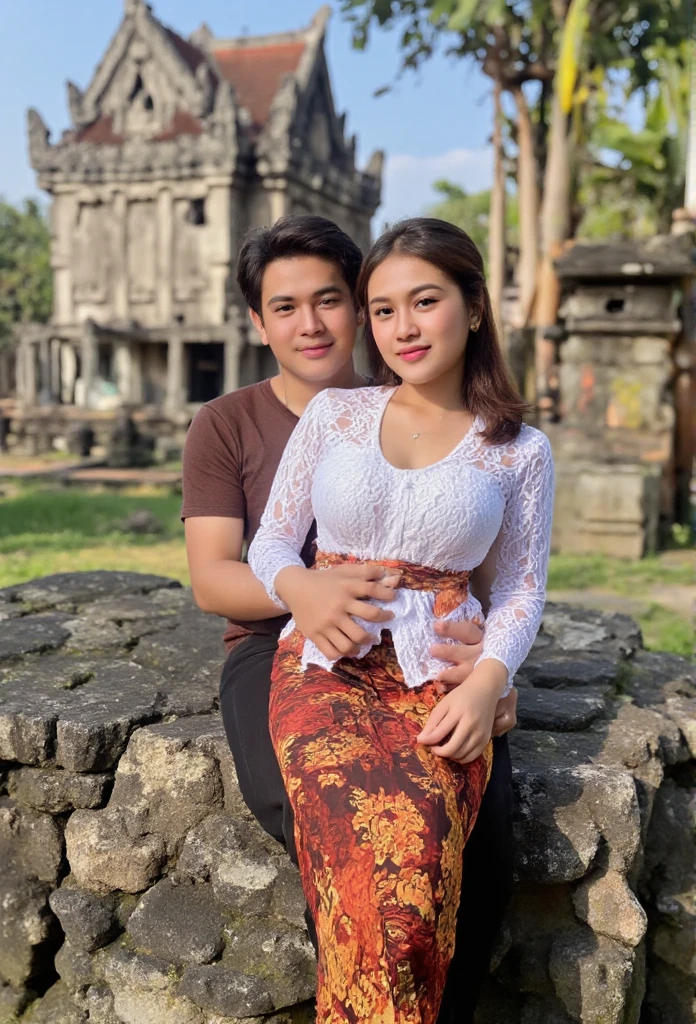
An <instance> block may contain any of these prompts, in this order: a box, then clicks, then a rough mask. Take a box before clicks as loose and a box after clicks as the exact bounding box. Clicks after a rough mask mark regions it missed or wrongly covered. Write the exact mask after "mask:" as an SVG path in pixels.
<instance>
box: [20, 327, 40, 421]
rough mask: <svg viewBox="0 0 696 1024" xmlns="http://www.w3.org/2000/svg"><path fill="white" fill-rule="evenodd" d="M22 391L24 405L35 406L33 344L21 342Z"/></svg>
mask: <svg viewBox="0 0 696 1024" xmlns="http://www.w3.org/2000/svg"><path fill="white" fill-rule="evenodd" d="M20 351H21V356H22V359H21V362H22V389H23V395H22V398H23V399H24V403H25V405H36V392H37V389H36V353H35V351H34V342H33V341H25V340H23V341H22V343H21V348H20Z"/></svg>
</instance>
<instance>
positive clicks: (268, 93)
mask: <svg viewBox="0 0 696 1024" xmlns="http://www.w3.org/2000/svg"><path fill="white" fill-rule="evenodd" d="M304 49H305V43H304V42H302V41H299V42H286V43H267V44H263V43H262V44H261V45H258V44H256V45H253V46H236V47H233V46H230V45H229V44H225V43H220V44H218V43H215V44H213V50H212V53H213V57H214V58H215V63H216V64H217V66H218V68H219V70H220V73H221V74H222V75H223V77H224V78H225V79H226V80H227V81H228V82H229V83H230V85H231V86H232V87H233V88H234V91H235V94H236V96H237V99H238V100H239V102H240V104H241V105H242V106H243V107H246V109H247V110H248V111H249V113H250V114H251V118H252V124H253V126H254V127H255V128H256V129H260V128H262V127H263V125H264V124H265V123H266V120H267V119H268V114H269V111H270V109H271V103H272V102H273V99H274V97H275V96H276V93H277V92H278V90H279V89H280V87H281V85H282V84H283V81H284V80H285V78H286V76H287V75H294V74H295V72H296V71H297V67H298V65H299V63H300V58H301V57H302V54H303V52H304Z"/></svg>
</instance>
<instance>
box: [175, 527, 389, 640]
mask: <svg viewBox="0 0 696 1024" xmlns="http://www.w3.org/2000/svg"><path fill="white" fill-rule="evenodd" d="M185 534H186V554H187V556H188V563H189V572H190V574H191V588H192V590H193V596H194V598H195V599H196V604H197V605H198V607H199V608H201V609H202V610H203V611H204V612H212V613H214V614H216V615H222V616H224V617H225V618H228V619H235V620H236V621H238V622H252V621H256V620H257V619H270V618H272V617H275V616H277V615H283V614H284V612H283V611H282V610H281V609H280V608H279V607H278V605H276V604H275V603H274V602H273V601H271V599H270V598H269V596H268V594H267V593H266V591H265V589H264V587H263V585H262V584H261V583H260V582H259V580H257V578H256V576H254V574H253V573H252V571H251V569H250V568H249V566H248V565H246V564H245V563H244V562H242V561H241V557H242V547H243V543H244V521H243V520H242V519H232V518H227V517H225V516H189V517H188V518H187V519H186V522H185ZM383 571H384V570H383V569H382V568H380V567H379V566H371V565H351V564H346V565H339V566H335V567H334V568H332V569H326V570H324V571H323V572H320V573H314V572H308V571H307V570H306V569H302V570H299V571H298V570H296V576H297V578H296V579H295V580H293V581H287V582H286V587H287V597H288V599H289V604H290V605H291V607H292V611H293V614H294V615H295V618H296V621H297V624H298V628H299V629H300V631H301V632H303V633H304V634H305V635H306V636H308V637H310V639H312V640H314V642H315V643H316V644H317V646H318V647H319V649H320V650H321V651H323V653H324V654H326V655H327V657H331V658H337V657H341V656H342V655H345V654H354V653H355V651H356V650H357V649H359V647H360V646H361V645H362V644H363V643H366V642H367V641H368V640H369V636H368V634H367V633H366V632H365V630H363V629H360V628H359V627H357V626H356V625H355V623H354V622H353V621H352V620H351V618H350V615H351V613H352V614H357V615H360V616H361V617H362V618H365V619H370V620H371V621H373V622H376V623H386V622H388V621H389V619H391V618H392V614H391V612H388V611H386V610H385V609H383V608H379V607H377V606H375V605H371V604H367V599H368V598H372V599H373V600H380V601H392V600H393V599H394V586H395V584H396V579H395V578H394V577H390V578H388V579H383V578H382V577H383ZM293 584H294V585H293ZM284 593H285V591H284ZM344 630H349V631H350V635H348V634H346V633H345V632H344ZM327 631H329V632H330V633H331V636H332V637H333V643H332V644H331V646H329V645H328V643H327V640H326V638H325V634H326V632H327Z"/></svg>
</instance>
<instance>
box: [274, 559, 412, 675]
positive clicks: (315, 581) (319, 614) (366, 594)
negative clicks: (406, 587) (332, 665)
mask: <svg viewBox="0 0 696 1024" xmlns="http://www.w3.org/2000/svg"><path fill="white" fill-rule="evenodd" d="M384 572H385V570H384V566H381V565H359V564H356V563H352V562H346V563H344V564H343V565H336V566H333V567H332V568H330V569H321V570H310V569H303V568H301V567H299V566H294V565H292V566H288V567H287V568H286V569H281V571H280V572H279V573H278V575H277V576H276V579H275V589H276V593H277V594H278V596H279V597H280V598H281V599H282V600H283V601H284V602H285V604H286V605H287V606H288V608H289V609H290V611H291V612H292V617H293V618H294V620H295V624H296V626H297V628H298V629H299V631H300V633H302V635H303V636H306V637H307V638H308V639H309V640H311V641H312V642H313V643H315V644H316V646H317V647H318V648H319V650H320V651H321V653H322V654H323V655H325V656H326V657H327V658H329V659H330V660H331V661H337V660H338V659H339V658H345V657H350V656H351V655H354V654H357V652H358V651H359V650H360V648H361V647H363V646H364V645H365V644H369V643H373V642H374V637H373V636H371V635H370V634H369V633H367V632H366V631H365V630H364V629H363V628H362V626H359V625H358V624H357V623H356V622H355V621H354V620H353V618H352V616H356V617H357V618H361V619H366V620H367V621H368V622H374V623H376V624H377V625H376V628H375V633H376V635H377V636H379V634H380V632H381V629H382V626H381V624H382V623H384V622H389V621H390V620H391V619H393V618H394V614H393V612H390V611H387V610H386V609H385V608H378V607H377V606H376V605H374V604H369V603H368V602H369V601H393V600H394V592H395V588H396V586H397V584H398V582H399V575H398V574H392V575H390V576H385V575H384Z"/></svg>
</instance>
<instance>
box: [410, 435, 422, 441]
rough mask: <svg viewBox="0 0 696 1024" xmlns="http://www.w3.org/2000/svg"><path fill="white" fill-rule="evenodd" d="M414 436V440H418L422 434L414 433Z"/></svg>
mask: <svg viewBox="0 0 696 1024" xmlns="http://www.w3.org/2000/svg"><path fill="white" fill-rule="evenodd" d="M412 437H413V440H414V441H417V440H418V438H419V437H420V434H413V435H412Z"/></svg>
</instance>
